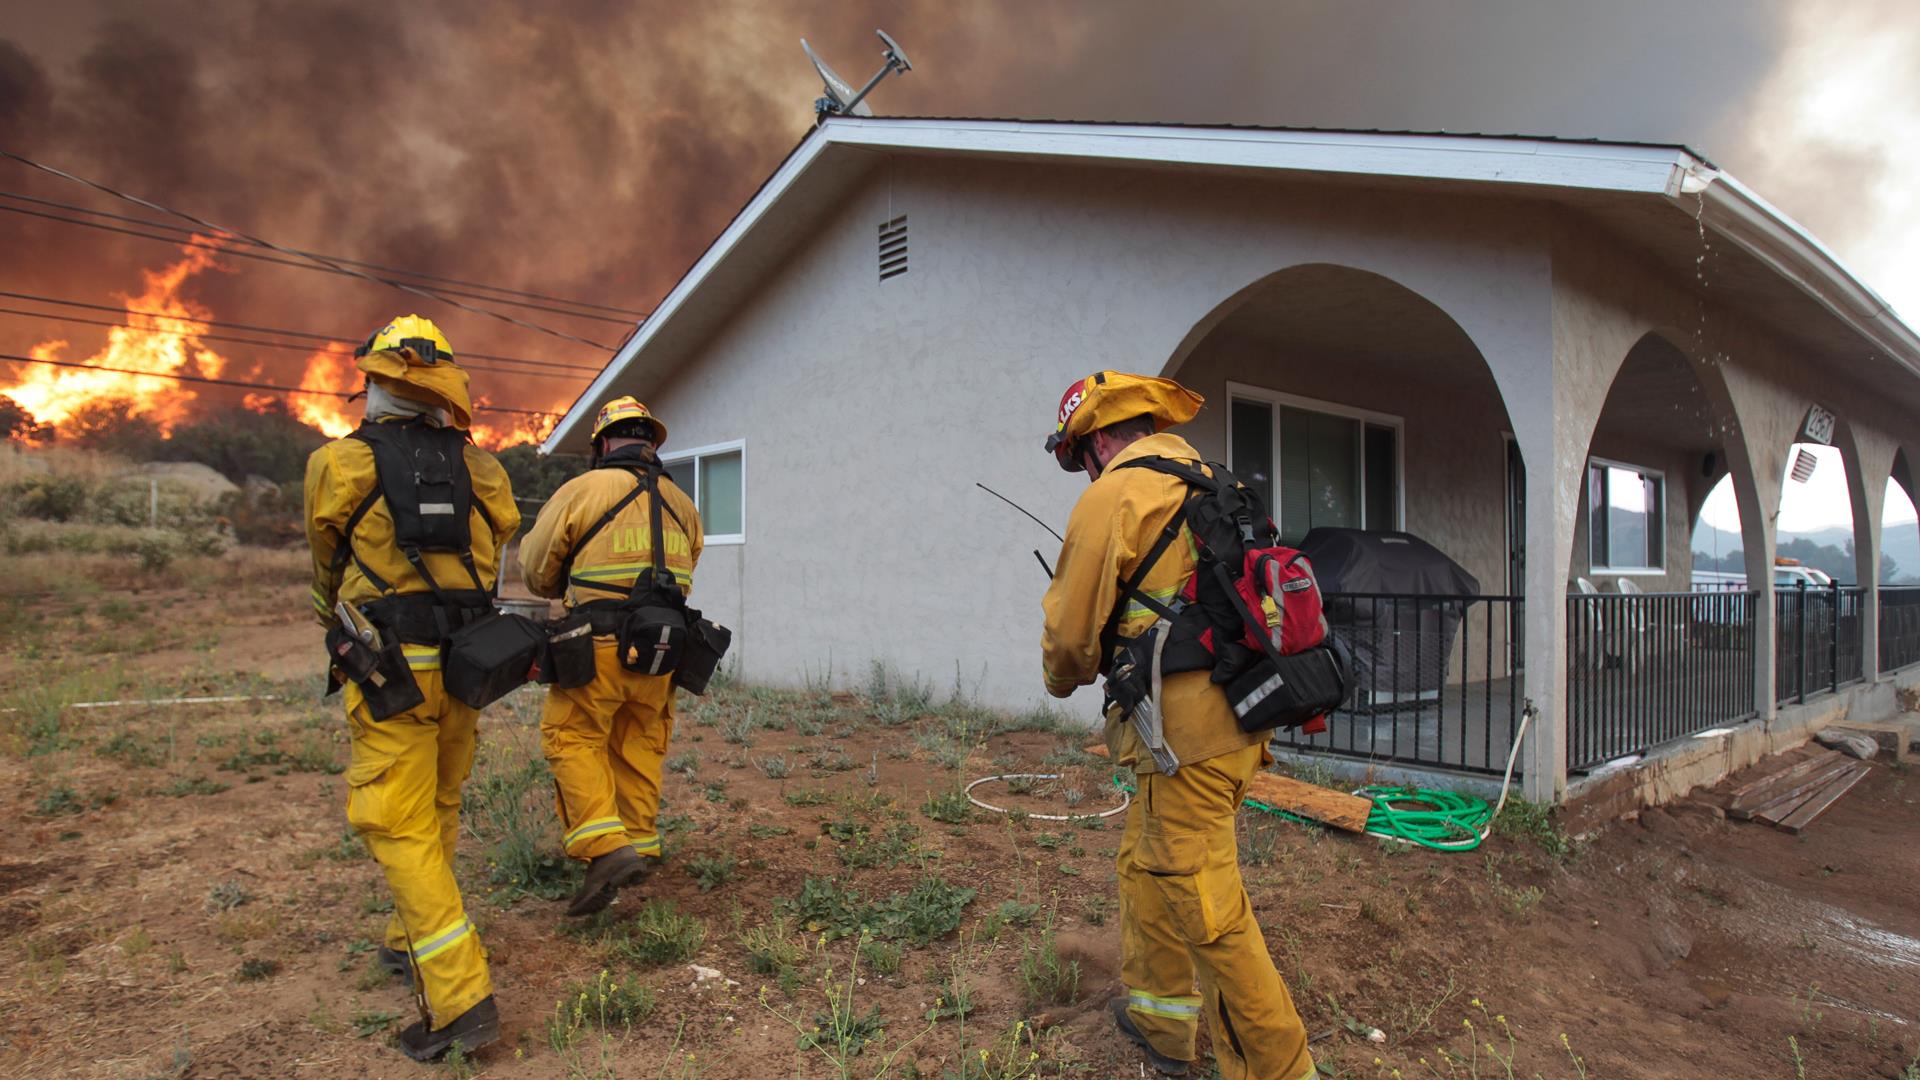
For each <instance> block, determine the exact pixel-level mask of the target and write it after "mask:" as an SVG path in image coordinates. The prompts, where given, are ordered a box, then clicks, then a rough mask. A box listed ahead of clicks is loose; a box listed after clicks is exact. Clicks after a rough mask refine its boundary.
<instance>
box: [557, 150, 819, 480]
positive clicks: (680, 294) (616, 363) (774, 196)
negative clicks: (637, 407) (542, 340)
mask: <svg viewBox="0 0 1920 1080" xmlns="http://www.w3.org/2000/svg"><path fill="white" fill-rule="evenodd" d="M824 131H825V129H824V128H816V129H814V131H813V132H812V133H811V134H809V135H808V136H807V138H806V140H805V141H803V142H802V143H801V144H800V145H799V146H798V147H797V148H795V150H794V152H793V153H791V154H789V155H788V156H787V160H786V161H784V162H782V163H781V165H780V168H779V169H777V170H775V171H774V174H773V175H772V176H770V177H768V178H767V182H766V183H765V184H762V185H761V186H760V190H759V191H758V192H757V193H755V195H754V197H753V199H752V200H751V201H749V202H748V203H747V205H746V207H745V208H744V209H742V210H741V211H740V213H739V214H738V215H737V216H735V217H734V219H733V221H732V223H730V224H729V225H728V226H727V228H726V231H724V232H722V233H721V234H720V237H719V239H717V240H715V241H714V242H713V245H712V246H711V247H709V248H707V250H706V252H705V253H704V254H702V255H701V256H700V259H699V261H698V262H696V263H694V264H693V267H692V269H689V270H688V271H687V272H686V273H685V274H684V275H682V276H681V278H680V280H679V281H678V282H676V283H675V284H674V286H673V290H672V291H671V292H669V293H667V295H666V297H665V298H664V299H662V300H661V301H660V303H658V304H656V305H655V306H654V309H653V311H652V312H650V313H648V315H647V317H646V319H645V320H643V321H642V322H641V323H640V327H639V329H638V330H636V331H634V333H633V335H632V336H631V337H629V338H628V339H627V342H626V344H625V345H622V346H621V347H620V349H619V351H618V352H615V353H614V354H613V358H612V359H611V360H609V361H607V366H606V367H604V368H601V369H600V374H598V375H596V376H594V379H593V382H591V383H589V384H587V388H586V389H585V390H582V391H581V392H580V396H579V397H578V398H576V399H574V402H573V404H572V405H570V406H568V408H567V413H566V415H565V416H562V417H561V418H560V422H559V423H557V424H555V425H554V426H553V430H552V431H551V432H549V433H548V434H547V437H546V439H545V440H544V441H542V442H541V443H540V453H542V454H551V453H553V452H554V450H556V449H557V448H558V447H559V446H560V445H561V444H562V443H563V442H565V441H566V439H567V437H568V436H570V435H572V434H573V433H574V430H575V429H576V428H578V427H579V426H580V425H581V424H582V423H585V422H587V420H588V418H589V417H590V416H591V415H592V414H593V412H594V411H595V408H596V403H597V402H598V401H600V399H601V397H602V396H603V395H605V394H606V393H607V391H609V390H611V389H612V388H613V382H614V380H615V379H616V378H617V377H618V376H619V374H620V372H621V371H623V370H625V369H626V366H627V365H628V364H629V363H631V362H632V361H633V358H634V357H635V356H638V355H639V354H640V350H642V349H644V348H646V347H647V343H648V342H649V341H652V340H653V337H654V334H655V333H656V332H658V331H659V329H660V328H661V327H663V326H665V325H666V324H667V322H668V321H669V320H670V319H672V318H673V315H674V313H675V312H677V311H679V310H680V308H681V307H682V306H683V305H685V303H686V302H687V298H688V297H690V296H692V295H693V293H694V292H695V291H696V290H698V289H699V288H700V283H701V282H703V281H705V280H706V278H707V275H708V274H709V273H711V272H712V271H713V268H714V267H716V266H718V265H720V263H721V262H723V261H725V259H726V258H727V256H728V255H729V254H731V253H732V252H733V250H734V248H735V247H737V246H739V243H740V240H741V238H742V237H744V236H746V235H747V233H748V232H750V231H751V230H752V229H753V227H754V226H755V225H756V224H758V223H759V222H760V221H761V220H762V219H763V218H765V217H766V215H767V212H768V211H769V210H770V209H771V208H772V207H773V205H774V204H775V203H777V202H779V201H780V197H781V196H782V195H783V194H785V193H786V190H787V188H788V187H789V186H790V185H791V184H792V183H793V181H794V180H795V178H797V177H798V176H799V175H800V174H801V173H803V172H805V171H806V170H807V166H808V165H811V164H812V163H813V161H814V159H815V158H817V157H819V156H820V153H821V151H822V150H824V149H825V148H826V146H827V143H828V142H829V141H831V140H830V139H828V138H823V137H822V136H823V132H824Z"/></svg>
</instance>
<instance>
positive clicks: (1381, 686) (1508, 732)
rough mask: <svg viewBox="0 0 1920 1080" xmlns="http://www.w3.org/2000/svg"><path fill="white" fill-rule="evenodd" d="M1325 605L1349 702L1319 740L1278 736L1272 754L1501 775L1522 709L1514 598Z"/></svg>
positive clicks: (1383, 596)
mask: <svg viewBox="0 0 1920 1080" xmlns="http://www.w3.org/2000/svg"><path fill="white" fill-rule="evenodd" d="M1326 605H1327V622H1328V624H1329V625H1330V627H1331V628H1332V631H1333V633H1334V634H1335V635H1337V636H1338V637H1339V638H1340V639H1341V640H1342V641H1343V642H1345V643H1346V645H1347V647H1348V648H1349V649H1350V650H1351V651H1352V653H1353V661H1354V665H1353V666H1354V671H1353V677H1354V683H1355V688H1354V693H1353V696H1352V697H1351V698H1349V699H1348V701H1347V704H1346V705H1345V706H1344V707H1343V708H1342V709H1340V710H1339V711H1338V712H1336V713H1335V714H1334V715H1333V716H1332V717H1331V718H1330V719H1329V721H1328V730H1327V731H1325V732H1323V733H1321V734H1319V735H1301V734H1299V733H1297V732H1288V731H1282V732H1280V733H1279V734H1278V735H1277V736H1276V737H1275V739H1274V742H1275V744H1276V745H1279V746H1282V747H1289V748H1293V749H1297V750H1304V751H1314V752H1319V753H1330V754H1340V755H1344V756H1349V757H1361V758H1368V759H1371V760H1378V761H1391V762H1394V763H1396V764H1404V765H1416V766H1437V767H1439V768H1444V769H1455V770H1461V771H1465V772H1476V773H1494V774H1498V773H1500V772H1502V771H1503V770H1505V768H1506V765H1507V757H1508V752H1509V751H1510V750H1511V749H1512V747H1513V737H1514V732H1515V730H1516V729H1517V728H1518V727H1519V724H1520V710H1521V708H1522V706H1523V703H1524V690H1523V687H1522V680H1521V668H1522V667H1523V666H1524V664H1525V652H1524V650H1523V649H1522V647H1521V636H1522V634H1521V623H1522V619H1521V615H1522V607H1521V599H1520V597H1517V596H1398V595H1392V594H1387V593H1329V594H1327V596H1326ZM1519 771H1520V769H1519V767H1518V766H1516V767H1515V772H1519Z"/></svg>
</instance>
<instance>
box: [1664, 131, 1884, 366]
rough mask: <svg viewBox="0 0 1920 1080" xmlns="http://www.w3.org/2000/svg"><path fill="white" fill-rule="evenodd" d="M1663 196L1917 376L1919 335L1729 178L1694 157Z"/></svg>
mask: <svg viewBox="0 0 1920 1080" xmlns="http://www.w3.org/2000/svg"><path fill="white" fill-rule="evenodd" d="M1667 198H1668V200H1669V201H1670V202H1672V203H1673V204H1674V205H1675V206H1676V207H1678V208H1679V209H1680V210H1681V211H1682V212H1684V213H1686V214H1687V215H1688V216H1689V217H1692V218H1693V219H1694V220H1695V221H1698V222H1700V223H1701V225H1702V226H1703V227H1705V228H1711V229H1712V230H1713V231H1714V232H1715V233H1716V234H1718V235H1720V236H1722V237H1725V238H1726V239H1727V240H1729V241H1731V242H1732V243H1733V244H1734V245H1735V246H1736V247H1739V248H1740V249H1741V250H1743V251H1745V252H1747V253H1748V254H1749V255H1752V256H1753V257H1754V258H1756V259H1758V260H1759V261H1760V262H1761V263H1762V264H1763V265H1765V266H1766V267H1767V268H1768V269H1770V270H1772V271H1773V272H1774V273H1776V274H1778V275H1780V276H1781V277H1782V278H1784V279H1786V280H1788V281H1790V282H1792V283H1793V284H1794V286H1795V287H1797V288H1798V289H1799V290H1800V291H1801V292H1804V293H1806V294H1807V295H1808V296H1809V297H1812V298H1813V300H1814V301H1815V302H1816V303H1818V304H1819V305H1820V306H1821V307H1824V308H1826V309H1827V310H1828V311H1830V312H1832V313H1833V314H1834V316H1835V317H1836V318H1838V319H1840V320H1841V321H1842V322H1844V323H1846V324H1847V326H1849V327H1851V328H1852V329H1853V330H1854V332H1855V333H1857V334H1859V335H1860V336H1861V337H1862V338H1864V339H1865V340H1866V341H1867V342H1868V343H1870V344H1871V345H1872V347H1874V348H1876V349H1878V350H1880V351H1882V352H1884V353H1886V354H1887V355H1888V356H1889V357H1891V358H1892V359H1893V360H1894V361H1896V362H1897V363H1899V364H1900V366H1902V367H1904V368H1906V369H1907V370H1908V371H1909V372H1912V373H1913V374H1914V375H1915V376H1917V377H1920V334H1916V333H1915V332H1914V329H1913V327H1911V326H1909V325H1907V323H1906V322H1905V321H1904V320H1902V319H1901V318H1900V316H1899V315H1898V314H1897V313H1896V312H1895V311H1894V310H1893V308H1892V307H1890V306H1889V305H1888V304H1887V302H1886V301H1885V300H1882V299H1881V298H1880V295H1879V294H1878V293H1876V292H1874V291H1873V289H1872V288H1871V287H1870V286H1868V285H1867V283H1866V282H1864V281H1862V280H1861V279H1860V278H1859V277H1858V276H1856V275H1855V274H1854V273H1853V271H1851V270H1849V269H1848V268H1847V266H1846V264H1845V263H1842V262H1841V261H1840V257H1839V256H1837V255H1835V254H1834V253H1833V251H1832V250H1831V249H1829V248H1828V247H1827V246H1826V245H1825V244H1822V243H1821V242H1820V241H1819V240H1818V239H1817V238H1815V237H1814V235H1813V234H1812V233H1810V232H1808V231H1807V230H1806V229H1805V228H1803V227H1802V226H1801V225H1800V223H1799V222H1796V221H1794V220H1793V219H1792V218H1790V217H1788V216H1787V215H1786V214H1784V213H1781V212H1780V210H1779V209H1778V208H1776V207H1775V206H1773V204H1771V203H1769V202H1767V201H1766V200H1765V199H1763V198H1761V197H1760V196H1759V195H1758V194H1757V193H1755V192H1754V191H1753V189H1751V188H1749V187H1747V186H1746V185H1745V184H1742V183H1741V182H1740V181H1739V180H1738V179H1736V178H1734V177H1733V176H1731V175H1730V174H1728V173H1725V172H1722V171H1720V170H1719V169H1716V168H1713V167H1712V166H1710V165H1707V164H1706V163H1705V162H1702V161H1698V160H1695V161H1694V162H1692V163H1691V164H1690V165H1687V166H1685V167H1683V168H1676V169H1675V183H1674V184H1673V185H1671V186H1670V188H1669V190H1668V192H1667Z"/></svg>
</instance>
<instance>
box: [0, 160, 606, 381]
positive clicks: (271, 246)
mask: <svg viewBox="0 0 1920 1080" xmlns="http://www.w3.org/2000/svg"><path fill="white" fill-rule="evenodd" d="M0 157H4V158H7V159H9V160H12V161H17V162H19V163H20V164H22V165H25V166H27V167H28V168H32V169H38V170H40V171H41V172H44V173H46V174H48V175H50V176H58V177H60V178H61V179H63V180H70V181H72V182H74V183H76V184H81V185H84V186H86V187H90V188H92V189H94V190H95V191H99V192H103V193H105V194H107V195H111V196H113V197H114V198H116V199H120V200H123V201H125V202H130V203H133V204H134V205H135V206H143V207H146V208H147V209H148V210H153V211H156V212H158V213H162V214H166V215H168V216H170V217H177V218H179V219H181V220H182V221H190V222H192V223H193V224H195V225H198V226H200V227H201V228H203V229H208V230H211V231H213V232H216V233H224V234H228V235H231V236H236V237H239V238H240V239H242V240H246V241H249V242H251V243H253V244H255V245H257V246H259V247H264V248H266V249H267V250H269V251H273V252H277V253H279V254H281V255H289V256H293V257H295V258H301V259H305V260H307V261H309V262H313V263H318V264H319V265H321V266H324V267H326V268H327V269H329V270H333V271H336V272H338V273H342V274H346V275H348V276H350V277H356V278H360V279H361V280H363V281H369V282H372V283H374V284H377V285H386V286H389V287H391V288H395V289H398V290H400V291H401V292H404V293H410V294H412V295H414V296H419V297H424V298H425V299H428V300H435V301H438V302H440V303H442V304H446V305H448V306H450V307H454V308H458V309H459V310H461V311H465V312H469V313H471V314H474V315H485V316H487V317H488V318H490V319H498V320H500V321H501V322H504V323H509V324H512V325H514V326H518V327H520V328H521V329H523V330H532V331H535V332H536V333H541V334H546V335H548V336H550V337H556V338H560V339H561V340H563V341H572V342H576V343H578V344H581V345H591V346H593V347H594V348H596V349H600V350H602V351H604V352H612V351H613V346H611V345H607V344H604V343H602V342H598V341H595V340H593V339H592V338H585V337H581V336H580V335H578V334H571V333H568V332H567V331H565V330H555V329H554V328H552V327H550V326H542V325H540V324H539V323H536V322H529V321H527V320H526V319H522V318H520V317H518V316H516V315H508V314H506V313H505V312H500V311H495V310H493V309H492V308H487V307H481V306H479V305H477V304H469V303H466V302H464V301H462V300H456V299H453V298H452V297H449V296H446V295H445V294H443V293H439V292H435V291H434V290H432V289H426V288H422V287H421V286H418V285H409V284H407V283H406V282H404V281H396V280H394V279H392V278H382V277H375V276H374V275H372V274H369V273H367V272H366V271H364V270H356V269H353V268H351V267H347V266H342V265H340V264H339V263H337V262H334V261H332V260H331V259H328V258H327V257H326V256H324V255H316V254H314V253H312V252H309V251H301V250H299V249H297V248H289V247H283V246H281V245H279V244H275V243H272V242H271V241H267V240H262V239H260V238H259V237H257V236H253V235H251V234H249V233H245V232H242V231H240V230H239V229H230V228H227V227H226V226H224V225H217V224H215V223H213V222H211V221H208V220H207V219H206V218H203V217H198V216H195V215H193V214H189V213H187V212H186V211H184V210H175V209H173V208H172V207H168V206H162V205H160V204H159V203H156V202H153V201H151V200H149V199H143V198H141V197H140V196H138V195H131V194H128V193H127V192H124V191H121V190H119V189H118V188H113V187H109V186H107V185H106V184H102V183H100V182H99V181H97V180H88V179H87V178H85V177H83V176H76V175H74V174H73V173H70V172H67V171H66V170H64V169H57V168H55V167H53V166H52V165H45V164H42V163H40V162H38V161H35V160H33V159H32V158H29V157H23V156H22V155H20V154H16V153H14V152H13V151H11V150H7V149H3V148H0Z"/></svg>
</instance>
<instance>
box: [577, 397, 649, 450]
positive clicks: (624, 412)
mask: <svg viewBox="0 0 1920 1080" xmlns="http://www.w3.org/2000/svg"><path fill="white" fill-rule="evenodd" d="M622 420H645V421H646V422H647V423H649V424H652V425H653V445H654V446H655V447H656V448H657V447H661V446H665V445H666V444H667V425H666V424H664V423H661V421H660V418H659V417H657V416H655V415H653V413H651V412H649V411H648V410H647V407H646V406H645V405H642V404H640V402H639V401H637V400H635V399H634V398H632V397H628V396H625V395H622V396H620V397H617V398H614V399H613V400H612V401H609V402H607V403H606V404H605V405H602V406H600V415H598V416H596V417H594V418H593V438H594V439H598V438H600V434H601V432H604V431H606V430H607V429H608V428H610V427H612V426H613V425H615V424H617V423H619V422H620V421H622Z"/></svg>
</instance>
